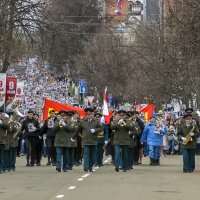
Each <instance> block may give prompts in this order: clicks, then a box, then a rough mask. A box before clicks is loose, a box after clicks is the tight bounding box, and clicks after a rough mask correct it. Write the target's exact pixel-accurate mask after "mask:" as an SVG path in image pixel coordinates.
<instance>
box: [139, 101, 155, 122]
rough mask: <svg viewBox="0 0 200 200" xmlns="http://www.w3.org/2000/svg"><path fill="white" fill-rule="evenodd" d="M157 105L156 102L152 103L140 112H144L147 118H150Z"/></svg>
mask: <svg viewBox="0 0 200 200" xmlns="http://www.w3.org/2000/svg"><path fill="white" fill-rule="evenodd" d="M155 107H156V106H155V105H154V104H150V105H148V106H146V107H145V108H143V109H142V110H140V111H139V112H143V113H144V119H145V120H150V117H151V115H152V114H153V113H154V109H155Z"/></svg>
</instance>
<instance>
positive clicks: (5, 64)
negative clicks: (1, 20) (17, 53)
mask: <svg viewBox="0 0 200 200" xmlns="http://www.w3.org/2000/svg"><path fill="white" fill-rule="evenodd" d="M15 3H16V0H10V4H9V6H10V12H9V17H10V19H9V23H8V27H7V30H8V33H7V38H6V47H5V53H4V54H5V57H4V61H3V67H2V70H1V72H2V73H6V71H7V69H8V67H9V65H10V57H11V50H12V43H13V31H14V19H13V18H14V14H15Z"/></svg>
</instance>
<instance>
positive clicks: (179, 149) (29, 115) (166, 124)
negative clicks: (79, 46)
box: [0, 63, 200, 173]
mask: <svg viewBox="0 0 200 200" xmlns="http://www.w3.org/2000/svg"><path fill="white" fill-rule="evenodd" d="M21 80H23V81H24V82H25V89H24V93H25V95H24V101H23V102H22V104H21V105H20V106H19V107H17V109H14V110H13V112H9V113H7V114H9V115H7V114H6V113H4V112H3V110H0V173H5V172H10V171H15V168H16V157H17V156H24V155H25V156H26V166H27V167H33V166H40V165H41V159H42V157H47V162H46V165H47V166H50V165H52V166H55V168H56V170H57V171H58V172H61V171H63V172H67V171H69V170H72V169H73V167H74V166H79V165H81V164H82V165H83V170H84V171H87V172H92V171H93V167H94V166H99V167H101V166H103V157H104V155H106V156H109V155H110V156H111V158H112V164H113V165H114V169H115V171H116V172H119V171H120V170H122V171H124V172H126V171H129V170H131V169H133V167H134V165H140V164H142V158H143V157H144V156H149V159H150V165H151V166H157V165H160V157H165V156H166V155H173V154H181V155H183V172H185V173H191V172H194V170H195V153H197V154H198V153H199V150H200V146H199V145H200V143H199V141H200V140H199V138H200V137H199V136H200V133H199V118H198V116H197V115H195V113H194V111H193V109H191V108H188V109H186V110H185V115H184V117H183V118H181V119H172V118H167V119H166V118H165V116H164V115H163V113H155V114H153V115H152V116H151V117H150V121H149V122H146V121H144V120H143V119H142V118H141V117H140V113H139V112H137V111H132V110H130V111H125V110H111V111H110V112H111V113H112V115H111V116H110V119H109V122H107V121H106V120H105V118H104V116H102V112H101V110H99V109H96V110H95V109H94V108H92V107H86V108H85V113H86V117H85V118H82V117H81V116H80V115H79V113H77V112H76V111H65V110H61V111H60V112H59V113H56V112H55V111H54V110H51V111H50V112H49V117H48V119H46V120H45V121H42V120H41V115H42V109H43V99H44V97H48V96H49V97H50V98H51V99H53V100H55V101H59V102H62V103H69V102H70V101H74V98H75V96H76V95H77V91H75V90H77V89H76V86H75V85H74V83H73V81H72V80H71V79H70V78H68V77H67V76H66V75H65V74H64V76H63V75H60V76H59V75H57V76H55V75H54V74H53V73H52V74H51V73H50V71H49V70H48V68H47V67H45V66H44V67H41V66H40V65H38V64H35V63H28V65H27V69H26V72H25V75H23V76H22V77H21ZM18 110H20V111H22V112H23V114H24V117H19V116H17V115H18V114H19V113H18ZM16 116H17V117H16Z"/></svg>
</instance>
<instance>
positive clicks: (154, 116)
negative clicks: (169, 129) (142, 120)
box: [150, 113, 158, 119]
mask: <svg viewBox="0 0 200 200" xmlns="http://www.w3.org/2000/svg"><path fill="white" fill-rule="evenodd" d="M157 116H158V115H156V113H154V114H153V115H151V116H150V119H151V118H155V119H156V117H157Z"/></svg>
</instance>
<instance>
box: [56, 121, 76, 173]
mask: <svg viewBox="0 0 200 200" xmlns="http://www.w3.org/2000/svg"><path fill="white" fill-rule="evenodd" d="M64 123H65V125H64V126H61V125H59V124H58V123H57V124H56V125H55V127H54V128H53V131H54V132H55V134H56V137H55V142H54V146H55V147H56V155H57V156H56V169H57V171H58V172H60V171H61V168H62V169H63V171H64V172H67V168H68V167H67V164H68V163H69V161H68V159H69V147H75V146H76V144H75V143H72V141H71V137H72V135H73V132H74V130H75V128H74V126H73V125H72V123H70V122H69V121H67V120H65V121H64ZM62 159H63V161H62Z"/></svg>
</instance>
